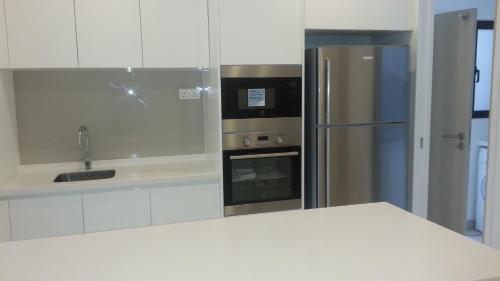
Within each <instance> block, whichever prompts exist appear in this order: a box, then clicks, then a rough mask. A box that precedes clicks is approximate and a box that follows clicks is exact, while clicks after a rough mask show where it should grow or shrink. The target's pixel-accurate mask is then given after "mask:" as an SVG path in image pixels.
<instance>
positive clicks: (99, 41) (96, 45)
mask: <svg viewBox="0 0 500 281" xmlns="http://www.w3.org/2000/svg"><path fill="white" fill-rule="evenodd" d="M75 15H76V30H77V34H78V58H79V62H80V67H85V68H99V67H109V68H117V67H120V68H125V67H142V47H141V20H140V10H139V0H75Z"/></svg>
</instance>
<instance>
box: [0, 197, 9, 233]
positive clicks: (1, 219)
mask: <svg viewBox="0 0 500 281" xmlns="http://www.w3.org/2000/svg"><path fill="white" fill-rule="evenodd" d="M5 241H10V218H9V202H8V201H0V242H5Z"/></svg>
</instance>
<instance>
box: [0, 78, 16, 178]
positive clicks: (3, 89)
mask: <svg viewBox="0 0 500 281" xmlns="http://www.w3.org/2000/svg"><path fill="white" fill-rule="evenodd" d="M18 166H19V149H18V146H17V122H16V107H15V99H14V82H13V78H12V72H11V71H7V70H0V182H2V181H5V180H6V179H8V178H9V177H10V176H12V175H13V174H14V173H15V172H16V171H17V167H18Z"/></svg>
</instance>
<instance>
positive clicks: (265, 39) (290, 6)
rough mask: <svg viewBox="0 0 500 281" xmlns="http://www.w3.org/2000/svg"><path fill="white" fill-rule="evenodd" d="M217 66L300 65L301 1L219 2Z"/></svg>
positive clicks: (232, 0) (241, 0) (249, 0)
mask: <svg viewBox="0 0 500 281" xmlns="http://www.w3.org/2000/svg"><path fill="white" fill-rule="evenodd" d="M220 17H221V18H220V24H221V63H222V64H223V65H240V64H301V63H302V52H303V43H302V42H303V36H304V34H303V25H302V18H303V15H302V0H222V1H221V11H220Z"/></svg>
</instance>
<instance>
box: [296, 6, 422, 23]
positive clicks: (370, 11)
mask: <svg viewBox="0 0 500 281" xmlns="http://www.w3.org/2000/svg"><path fill="white" fill-rule="evenodd" d="M413 3H414V2H413V0H305V28H306V29H329V30H410V29H411V24H410V23H411V18H412V15H411V14H410V12H411V7H412V5H413Z"/></svg>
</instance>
